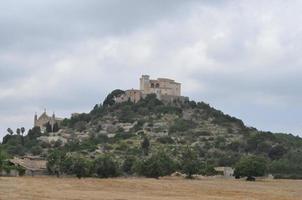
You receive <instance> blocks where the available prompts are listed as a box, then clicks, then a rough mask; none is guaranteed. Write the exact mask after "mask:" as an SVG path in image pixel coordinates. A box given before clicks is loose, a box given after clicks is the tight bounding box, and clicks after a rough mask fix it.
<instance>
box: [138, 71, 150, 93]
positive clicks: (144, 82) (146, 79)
mask: <svg viewBox="0 0 302 200" xmlns="http://www.w3.org/2000/svg"><path fill="white" fill-rule="evenodd" d="M140 90H141V91H142V92H143V94H148V93H149V91H150V76H149V75H142V77H141V78H140Z"/></svg>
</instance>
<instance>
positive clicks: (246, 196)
mask: <svg viewBox="0 0 302 200" xmlns="http://www.w3.org/2000/svg"><path fill="white" fill-rule="evenodd" d="M0 199H1V200H50V199H51V200H81V199H85V200H126V199H127V200H145V199H146V200H187V199H188V200H189V199H190V200H197V199H198V200H202V199H210V200H214V199H215V200H216V199H217V200H218V199H219V200H237V199H238V200H239V199H240V200H254V199H263V200H301V199H302V181H297V180H259V181H256V182H246V181H244V180H233V179H214V178H203V179H200V180H186V179H183V178H176V177H175V178H174V177H171V178H170V177H169V178H163V179H160V180H155V179H145V178H116V179H93V178H85V179H80V180H79V179H76V178H55V177H0Z"/></svg>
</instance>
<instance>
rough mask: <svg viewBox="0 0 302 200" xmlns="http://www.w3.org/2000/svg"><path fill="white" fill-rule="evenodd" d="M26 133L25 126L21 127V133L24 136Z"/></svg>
mask: <svg viewBox="0 0 302 200" xmlns="http://www.w3.org/2000/svg"><path fill="white" fill-rule="evenodd" d="M24 133H25V128H24V127H21V134H22V136H24Z"/></svg>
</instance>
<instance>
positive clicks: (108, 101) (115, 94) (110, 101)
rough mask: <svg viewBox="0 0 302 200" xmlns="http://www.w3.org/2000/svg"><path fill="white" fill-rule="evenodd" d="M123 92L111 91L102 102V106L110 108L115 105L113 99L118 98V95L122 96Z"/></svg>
mask: <svg viewBox="0 0 302 200" xmlns="http://www.w3.org/2000/svg"><path fill="white" fill-rule="evenodd" d="M124 93H125V91H123V90H119V89H116V90H113V91H112V92H111V93H110V94H109V95H108V96H107V97H106V99H105V100H104V102H103V106H105V107H107V106H112V105H114V104H115V100H114V99H115V97H119V96H120V95H122V94H124Z"/></svg>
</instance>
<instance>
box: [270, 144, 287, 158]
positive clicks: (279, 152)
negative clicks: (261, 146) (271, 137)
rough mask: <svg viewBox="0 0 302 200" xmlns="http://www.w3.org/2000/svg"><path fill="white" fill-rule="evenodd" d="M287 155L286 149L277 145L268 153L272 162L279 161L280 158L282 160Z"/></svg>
mask: <svg viewBox="0 0 302 200" xmlns="http://www.w3.org/2000/svg"><path fill="white" fill-rule="evenodd" d="M285 153H286V149H285V148H284V147H283V146H281V145H277V146H274V147H273V148H272V149H271V150H270V151H269V153H268V156H269V157H270V159H272V160H278V159H280V158H282V156H283V155H284V154H285Z"/></svg>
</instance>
